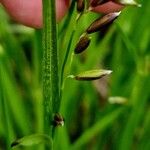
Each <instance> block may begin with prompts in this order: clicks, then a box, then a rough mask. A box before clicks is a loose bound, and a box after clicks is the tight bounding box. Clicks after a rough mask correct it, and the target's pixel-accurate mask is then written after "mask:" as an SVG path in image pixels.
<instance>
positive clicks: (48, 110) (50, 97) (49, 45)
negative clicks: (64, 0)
mask: <svg viewBox="0 0 150 150" xmlns="http://www.w3.org/2000/svg"><path fill="white" fill-rule="evenodd" d="M43 23H44V29H43V52H44V54H43V96H44V97H43V98H44V111H45V114H44V115H45V123H44V125H45V127H44V129H45V133H46V134H50V136H52V131H53V130H52V128H50V124H51V122H52V120H53V114H54V113H56V112H58V110H59V106H60V100H59V77H58V56H57V32H56V14H55V0H43Z"/></svg>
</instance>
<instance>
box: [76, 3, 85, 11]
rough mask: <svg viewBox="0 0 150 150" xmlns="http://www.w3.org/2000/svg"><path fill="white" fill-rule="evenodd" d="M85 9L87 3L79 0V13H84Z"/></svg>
mask: <svg viewBox="0 0 150 150" xmlns="http://www.w3.org/2000/svg"><path fill="white" fill-rule="evenodd" d="M84 7H85V2H84V0H77V11H78V12H83V11H84Z"/></svg>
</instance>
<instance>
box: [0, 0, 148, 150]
mask: <svg viewBox="0 0 150 150" xmlns="http://www.w3.org/2000/svg"><path fill="white" fill-rule="evenodd" d="M141 4H142V7H141V8H135V7H128V8H126V9H124V10H123V11H122V13H121V15H120V17H119V18H118V19H117V21H115V23H114V24H113V25H112V26H111V28H109V30H107V31H105V32H103V31H100V32H98V33H96V34H93V35H92V43H91V45H90V47H89V48H88V49H87V50H86V51H85V52H83V53H82V54H80V55H75V56H74V60H73V64H72V68H71V74H77V73H79V72H80V71H85V70H91V69H97V68H101V69H109V70H113V73H112V74H111V75H110V76H109V77H104V78H102V79H100V80H97V81H93V82H89V81H88V82H87V81H85V82H81V81H74V80H72V79H67V80H66V84H65V87H64V91H63V99H62V102H61V108H60V112H61V114H62V115H63V116H64V118H65V126H64V127H58V128H57V129H56V136H55V140H54V149H56V150H67V149H68V150H72V149H74V150H80V149H81V150H130V149H131V150H150V19H149V18H150V1H149V0H143V1H141ZM72 10H73V9H71V11H72ZM70 14H71V12H70ZM98 16H99V15H98V14H95V13H92V12H91V13H88V14H86V15H85V16H83V17H82V18H81V19H80V21H79V23H78V24H77V27H76V35H75V38H74V40H73V44H72V47H71V49H73V47H74V45H75V44H76V43H77V41H78V39H79V36H80V35H81V34H82V33H83V32H84V30H85V29H86V27H88V26H89V24H90V23H91V22H93V21H94V20H95V19H96V18H97V17H98ZM75 17H76V12H75V11H73V13H72V16H71V19H70V20H68V18H69V17H68V16H66V17H65V18H64V19H63V21H62V22H61V23H59V24H58V45H59V68H60V69H61V65H62V61H63V59H64V56H65V52H66V49H67V45H68V43H69V41H70V36H71V33H72V31H73V26H74V23H75ZM42 55H43V54H42V31H41V30H34V29H31V28H27V27H25V26H22V25H18V24H16V23H15V22H13V21H12V20H11V19H10V18H9V17H8V15H7V14H6V13H5V11H4V10H3V8H2V7H0V150H9V149H11V148H10V144H11V142H12V141H14V140H15V139H17V138H20V137H23V136H25V135H29V134H33V133H42V132H43V118H44V116H43V100H42ZM69 64H70V59H69V60H68V62H67V66H66V68H65V73H66V75H67V74H68V70H69ZM14 149H18V150H19V149H27V150H30V149H31V150H42V146H37V147H36V146H34V147H28V148H22V147H18V148H14Z"/></svg>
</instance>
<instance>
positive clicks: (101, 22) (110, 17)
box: [86, 12, 120, 34]
mask: <svg viewBox="0 0 150 150" xmlns="http://www.w3.org/2000/svg"><path fill="white" fill-rule="evenodd" d="M119 15H120V12H114V13H109V14H107V15H105V16H103V17H101V18H99V19H97V20H95V21H94V22H93V23H92V24H91V25H90V26H89V27H88V28H87V30H86V32H87V33H88V34H90V33H94V32H97V31H99V30H100V29H102V28H104V27H105V26H107V25H108V24H111V23H112V22H113V21H114V20H115V19H116V18H117V17H118V16H119Z"/></svg>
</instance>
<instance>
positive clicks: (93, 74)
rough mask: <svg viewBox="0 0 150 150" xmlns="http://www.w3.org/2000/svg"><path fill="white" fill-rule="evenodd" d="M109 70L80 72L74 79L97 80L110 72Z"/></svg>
mask: <svg viewBox="0 0 150 150" xmlns="http://www.w3.org/2000/svg"><path fill="white" fill-rule="evenodd" d="M111 73H112V71H111V70H101V69H100V70H89V71H85V72H82V73H80V74H78V75H76V76H75V79H76V80H83V81H91V80H97V79H100V78H102V77H104V76H106V75H109V74H111Z"/></svg>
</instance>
